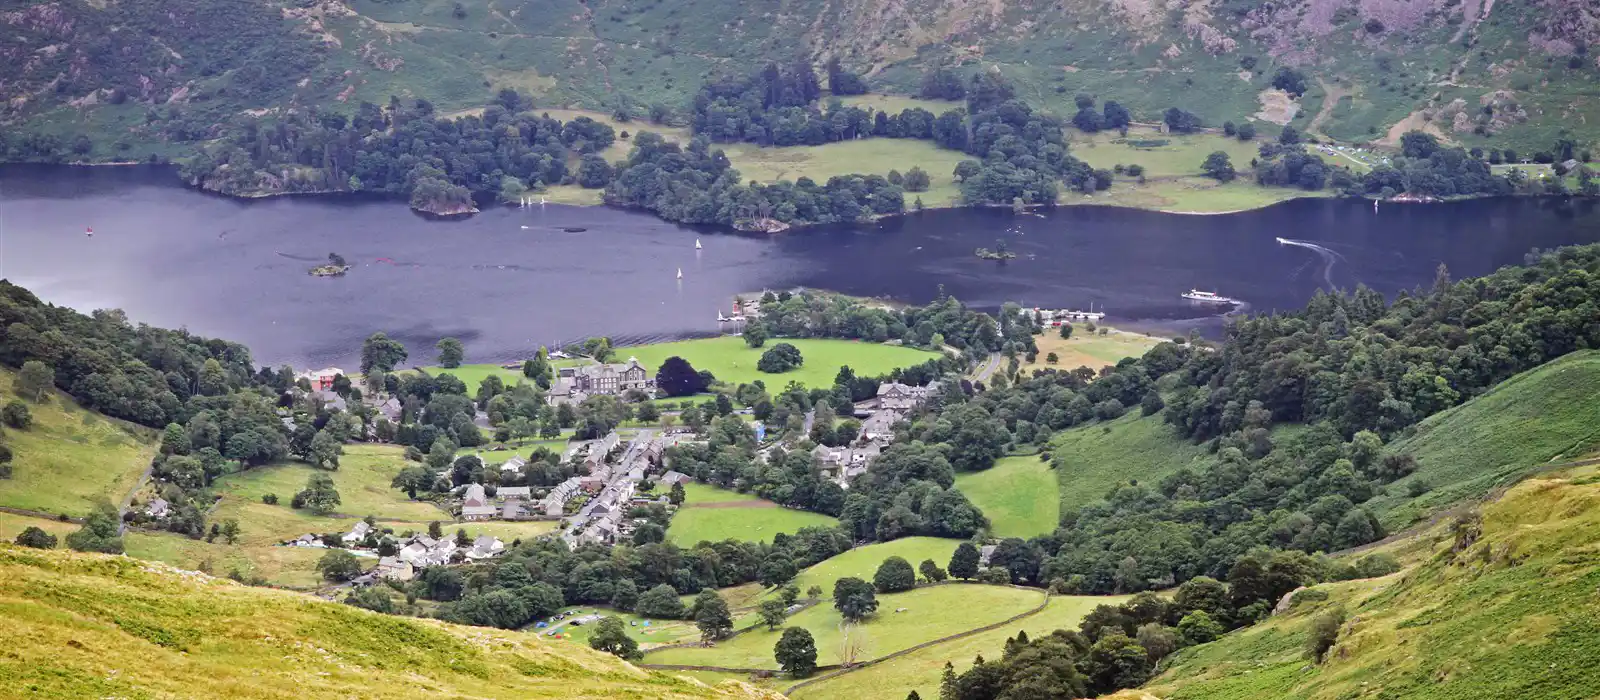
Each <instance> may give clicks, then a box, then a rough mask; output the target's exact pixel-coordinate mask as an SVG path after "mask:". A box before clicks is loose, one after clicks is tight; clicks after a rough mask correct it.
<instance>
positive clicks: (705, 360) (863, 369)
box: [617, 336, 938, 390]
mask: <svg viewBox="0 0 1600 700" xmlns="http://www.w3.org/2000/svg"><path fill="white" fill-rule="evenodd" d="M778 343H789V344H791V345H793V346H795V347H796V348H798V349H799V350H800V355H801V356H802V357H803V358H804V360H805V362H804V364H802V365H801V366H800V368H799V369H795V370H791V371H789V372H784V373H782V374H767V373H766V372H761V371H759V370H757V369H756V362H757V361H758V360H760V359H761V353H763V352H765V351H766V350H767V349H769V348H771V347H772V346H774V345H777V344H778ZM674 355H677V356H679V357H682V358H683V359H685V360H688V361H689V364H691V365H694V368H695V369H697V370H711V373H712V374H715V375H716V376H717V379H718V380H719V381H723V382H727V383H729V384H745V383H749V382H753V381H755V380H757V379H760V380H762V381H763V382H766V384H767V387H768V388H769V389H774V390H776V389H781V388H783V386H784V385H786V384H788V383H789V382H791V381H795V382H799V383H800V384H802V385H805V386H806V387H829V386H832V385H833V378H834V376H835V375H837V374H838V373H839V368H840V367H843V366H845V365H849V366H850V368H851V369H854V370H855V372H856V375H857V376H863V377H870V376H874V375H879V374H886V373H888V372H889V371H891V370H894V369H896V368H898V367H909V366H911V365H916V364H921V363H923V362H927V361H928V360H931V359H935V358H937V357H938V354H937V353H933V352H929V351H926V350H916V349H913V348H906V347H899V346H895V345H881V344H877V343H866V342H860V341H854V340H832V339H816V338H799V339H789V338H774V339H771V340H768V341H767V344H766V346H764V347H760V348H751V347H747V346H746V345H745V343H744V339H743V338H738V337H735V336H722V337H717V338H704V339H701V340H681V341H677V342H672V343H655V344H652V345H639V346H635V347H626V348H618V349H617V357H618V358H619V359H618V361H623V362H625V361H627V359H628V358H629V357H637V358H639V363H640V364H642V365H644V366H645V367H646V368H649V369H650V370H651V371H652V372H653V371H655V368H656V367H659V366H660V365H661V363H662V362H663V361H665V360H666V359H667V358H669V357H672V356H674Z"/></svg>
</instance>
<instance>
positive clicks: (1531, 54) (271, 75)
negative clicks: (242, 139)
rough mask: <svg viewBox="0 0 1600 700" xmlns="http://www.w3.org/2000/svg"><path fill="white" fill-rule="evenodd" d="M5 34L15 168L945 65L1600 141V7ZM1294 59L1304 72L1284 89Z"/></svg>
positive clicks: (1466, 4) (78, 5)
mask: <svg viewBox="0 0 1600 700" xmlns="http://www.w3.org/2000/svg"><path fill="white" fill-rule="evenodd" d="M0 27H3V28H4V29H5V31H0V64H3V65H5V66H7V67H8V69H10V70H8V74H7V75H6V76H4V77H0V123H15V124H23V125H26V126H27V127H28V128H27V129H25V130H23V131H21V132H19V133H16V134H13V135H8V137H7V138H5V139H0V155H4V156H5V157H7V158H12V159H57V158H67V159H80V158H97V159H106V158H129V157H144V156H146V155H148V154H152V153H158V152H162V151H164V150H169V149H164V148H163V146H162V145H163V144H172V143H188V142H192V141H195V140H198V139H203V138H206V136H207V135H208V134H209V133H210V131H211V126H212V125H214V124H216V123H218V122H221V121H224V120H226V119H228V118H229V117H231V116H232V115H236V114H238V113H240V112H242V111H244V110H266V111H268V112H270V111H272V110H276V109H287V108H291V107H294V106H304V105H320V106H323V107H326V108H331V109H333V110H335V111H340V112H342V113H346V114H348V113H350V112H352V111H353V110H354V108H355V106H356V105H357V104H359V103H360V102H361V101H368V102H373V103H377V104H383V103H386V102H387V101H388V99H389V97H390V96H391V95H397V96H402V97H407V96H409V97H424V98H427V99H429V100H431V101H433V102H434V103H435V104H437V105H438V106H439V107H441V108H442V109H446V110H453V109H462V108H469V107H477V106H481V105H483V104H486V103H487V102H488V101H489V100H490V99H491V97H492V95H493V93H494V91H495V90H497V89H499V88H504V87H512V88H517V89H520V90H523V91H525V92H528V93H531V94H533V95H535V96H536V99H537V100H538V102H539V104H540V105H541V106H555V105H573V106H585V107H590V108H612V107H615V106H617V105H619V104H622V103H624V102H627V103H631V104H633V105H635V106H636V107H639V108H640V110H639V111H640V112H641V113H642V111H643V110H642V107H643V106H644V105H648V104H651V103H655V102H662V103H666V104H669V105H673V106H680V107H681V106H682V105H684V104H685V103H686V101H687V100H688V98H689V97H690V96H691V95H692V94H693V92H694V90H695V89H696V88H697V87H698V86H699V84H700V82H701V81H702V80H703V78H704V77H705V76H706V75H707V74H708V73H710V72H712V71H716V70H722V69H728V70H736V71H740V72H747V71H749V70H751V69H752V68H753V67H755V66H758V65H760V63H762V62H766V61H780V62H787V61H791V60H794V59H796V58H805V59H809V60H811V61H813V62H814V63H816V64H818V65H820V64H821V63H822V62H823V61H825V60H827V59H829V58H839V59H840V60H841V61H843V62H844V64H845V65H846V66H847V67H850V68H852V69H854V70H857V71H861V72H863V73H864V74H866V75H867V76H868V78H869V82H871V83H872V84H873V86H874V87H876V88H878V89H883V90H890V91H897V92H902V93H911V92H915V91H916V90H917V89H918V87H919V85H920V83H921V79H922V75H923V73H924V72H925V71H926V70H928V69H931V68H935V67H946V68H952V69H955V70H957V71H959V72H963V73H971V72H974V71H977V70H983V69H987V68H998V69H999V70H1001V71H1002V72H1004V73H1005V74H1007V75H1008V76H1009V77H1011V79H1012V80H1014V81H1015V82H1016V83H1017V84H1018V85H1019V89H1020V92H1021V93H1022V96H1023V97H1025V98H1026V99H1028V100H1029V101H1030V102H1033V103H1035V104H1037V105H1040V106H1044V107H1049V108H1051V109H1054V110H1055V111H1057V112H1061V113H1065V114H1070V113H1071V112H1072V111H1073V110H1074V109H1075V107H1073V98H1074V96H1075V95H1076V94H1078V93H1089V94H1094V95H1097V96H1099V97H1100V98H1101V99H1115V100H1119V101H1121V102H1122V103H1123V104H1124V105H1126V106H1128V107H1129V108H1130V109H1132V110H1133V111H1134V113H1135V115H1136V116H1137V117H1140V118H1143V119H1146V120H1154V119H1155V118H1156V117H1157V115H1158V114H1159V113H1160V111H1161V110H1164V109H1166V108H1168V107H1171V106H1180V107H1183V108H1185V109H1188V110H1190V111H1192V112H1195V113H1197V114H1199V115H1200V116H1201V117H1202V118H1204V119H1205V120H1206V122H1207V123H1208V124H1210V125H1212V126H1216V125H1219V124H1221V123H1222V122H1223V121H1224V120H1234V121H1240V120H1245V119H1256V120H1258V121H1260V122H1261V123H1262V124H1263V125H1266V126H1271V125H1275V124H1293V125H1294V126H1296V127H1298V128H1301V129H1309V130H1312V131H1316V132H1321V133H1325V134H1327V135H1329V136H1333V137H1335V138H1340V139H1347V140H1368V139H1374V140H1390V139H1393V138H1395V137H1397V136H1398V134H1399V133H1401V132H1402V131H1404V130H1405V129H1406V128H1423V129H1426V130H1429V131H1433V132H1435V133H1437V134H1440V135H1442V136H1446V137H1449V138H1452V139H1456V140H1461V141H1465V142H1469V143H1495V144H1504V145H1515V146H1517V147H1518V148H1527V149H1530V150H1531V149H1534V148H1538V149H1544V148H1549V147H1550V145H1551V142H1552V141H1553V140H1555V139H1556V138H1560V137H1570V138H1574V139H1576V140H1578V141H1580V142H1593V141H1594V140H1595V139H1596V137H1597V136H1600V121H1597V120H1594V119H1591V118H1590V116H1592V115H1593V114H1594V113H1595V108H1596V106H1597V104H1600V95H1596V93H1595V90H1594V87H1593V86H1594V84H1595V80H1596V75H1597V74H1600V53H1597V52H1593V51H1590V50H1589V49H1588V47H1589V46H1591V45H1594V44H1596V43H1600V8H1597V6H1596V5H1595V4H1594V3H1592V2H1589V1H1588V0H991V1H988V2H976V1H974V0H851V1H845V0H750V1H746V2H730V1H729V0H676V1H675V2H656V1H654V0H588V1H587V2H583V1H580V0H537V1H535V0H460V1H459V2H442V1H441V2H432V1H426V0H343V1H341V0H207V1H205V2H197V0H116V1H115V2H106V1H104V0H17V1H15V2H11V3H7V4H6V7H5V8H4V9H0ZM1286 67H1288V68H1293V69H1295V70H1297V71H1299V73H1300V75H1301V77H1302V78H1303V80H1300V81H1294V80H1290V81H1288V82H1281V81H1277V80H1275V78H1276V77H1277V73H1278V71H1279V69H1280V68H1286ZM1275 83H1276V85H1277V87H1285V86H1287V87H1289V88H1290V90H1291V92H1292V93H1294V94H1290V93H1285V92H1283V91H1282V90H1278V89H1275V87H1274V84H1275ZM1301 92H1303V95H1302V94H1300V93H1301ZM80 135H82V136H86V138H85V139H79V138H78V136H80ZM170 150H172V151H173V152H181V151H182V150H183V149H170Z"/></svg>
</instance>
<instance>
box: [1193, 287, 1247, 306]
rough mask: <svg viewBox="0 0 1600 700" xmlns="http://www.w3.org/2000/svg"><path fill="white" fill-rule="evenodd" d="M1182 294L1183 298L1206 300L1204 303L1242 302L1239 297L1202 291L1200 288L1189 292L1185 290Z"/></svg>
mask: <svg viewBox="0 0 1600 700" xmlns="http://www.w3.org/2000/svg"><path fill="white" fill-rule="evenodd" d="M1182 296H1183V298H1185V299H1188V300H1189V301H1199V302H1204V303H1207V304H1238V303H1241V302H1240V301H1239V300H1238V299H1232V298H1229V297H1225V296H1222V295H1220V294H1217V293H1216V292H1202V291H1200V290H1198V289H1191V290H1189V291H1187V292H1184V293H1183V295H1182Z"/></svg>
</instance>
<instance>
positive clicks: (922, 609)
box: [645, 583, 1044, 668]
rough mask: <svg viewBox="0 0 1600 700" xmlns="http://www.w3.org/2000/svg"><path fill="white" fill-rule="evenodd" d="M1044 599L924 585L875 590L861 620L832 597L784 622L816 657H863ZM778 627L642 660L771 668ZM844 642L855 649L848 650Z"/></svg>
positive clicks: (1018, 592) (1001, 590) (1015, 591)
mask: <svg viewBox="0 0 1600 700" xmlns="http://www.w3.org/2000/svg"><path fill="white" fill-rule="evenodd" d="M1043 600H1044V592H1043V591H1038V590H1025V589H1019V588H1012V587H1010V586H986V585H980V584H960V583H958V584H946V585H941V586H926V587H923V588H918V589H916V590H912V591H906V592H904V593H891V594H887V595H880V596H878V611H877V613H876V614H874V615H873V616H872V617H871V618H869V619H867V620H866V621H865V622H864V623H862V624H857V625H848V626H847V625H845V624H844V621H843V620H842V619H841V618H840V616H839V612H838V611H837V610H835V609H834V608H833V605H832V603H831V601H826V600H825V602H823V603H821V604H818V605H815V606H812V607H810V608H806V609H805V610H802V611H800V612H798V613H796V614H795V615H794V616H793V617H791V618H789V620H788V621H787V622H785V623H784V626H785V627H803V628H805V629H807V630H809V631H810V632H811V635H812V637H813V638H815V639H816V645H817V663H819V664H835V663H840V662H841V661H842V660H843V659H844V658H845V656H846V655H847V654H853V656H854V658H855V659H856V660H858V661H864V660H867V659H872V658H877V657H880V656H884V655H886V654H890V653H893V652H896V651H899V650H901V649H905V648H907V647H911V646H915V645H917V644H921V643H924V642H928V641H931V640H934V639H938V638H940V637H945V636H948V635H952V634H957V633H959V632H962V631H965V630H969V629H972V628H974V627H980V626H983V625H986V624H991V623H994V622H998V621H1000V620H1004V619H1006V618H1008V617H1011V616H1013V615H1017V614H1019V613H1022V612H1026V611H1027V610H1029V609H1031V608H1033V607H1036V606H1038V605H1039V603H1040V602H1042V601H1043ZM899 610H903V612H897V611H899ZM781 632H782V629H781V628H780V629H779V630H777V631H769V630H767V629H766V628H765V627H764V626H763V627H760V628H757V629H754V630H751V631H749V632H745V633H744V634H741V635H739V636H737V637H734V638H733V639H729V640H726V641H722V642H718V643H717V644H716V646H714V647H692V648H681V649H663V650H661V651H659V652H656V653H653V654H650V655H649V656H648V657H646V659H645V660H646V662H647V663H652V664H686V665H696V666H724V667H732V668H776V667H777V663H776V662H775V661H773V658H772V647H773V645H774V644H776V643H777V641H778V636H779V635H780V634H781ZM847 637H848V638H849V642H848V643H847ZM847 646H849V647H853V648H854V650H853V651H849V650H847V649H846V647H847Z"/></svg>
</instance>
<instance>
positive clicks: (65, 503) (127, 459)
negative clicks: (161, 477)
mask: <svg viewBox="0 0 1600 700" xmlns="http://www.w3.org/2000/svg"><path fill="white" fill-rule="evenodd" d="M15 380H16V372H15V371H13V370H11V369H8V368H0V404H3V403H6V402H8V401H11V400H12V399H14V398H16V394H15V393H14V392H13V391H12V388H11V387H12V383H13V382H14V381H15ZM28 410H29V412H30V413H31V414H32V415H33V424H32V425H31V426H29V427H28V428H27V429H25V430H16V429H12V428H6V429H5V442H6V444H7V445H8V446H10V447H11V450H12V452H13V453H15V455H16V457H15V459H14V461H13V462H12V469H13V471H12V475H11V478H10V479H0V506H8V507H11V508H25V509H28V510H38V511H44V512H47V513H53V514H57V515H60V514H66V515H73V516H80V515H87V514H88V513H89V511H90V509H92V508H93V507H94V504H95V503H97V502H109V503H112V504H117V503H121V502H122V498H123V497H124V496H126V495H127V494H128V492H129V491H132V490H133V487H134V486H135V485H136V484H138V482H139V475H141V474H143V473H144V470H145V468H146V467H148V466H150V458H151V457H152V456H154V455H155V451H156V441H155V436H154V435H153V434H152V433H151V432H150V431H148V430H145V429H143V428H139V427H137V426H132V425H131V424H128V423H124V422H122V421H117V420H113V419H110V418H106V417H105V416H102V415H100V414H98V413H95V412H93V411H88V410H85V409H83V408H80V407H79V406H78V405H77V404H76V403H75V402H73V400H72V398H71V397H69V396H67V395H66V394H63V393H61V392H58V391H53V390H52V391H50V392H49V398H48V399H46V400H45V401H44V402H43V403H31V402H30V403H29V404H28Z"/></svg>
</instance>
